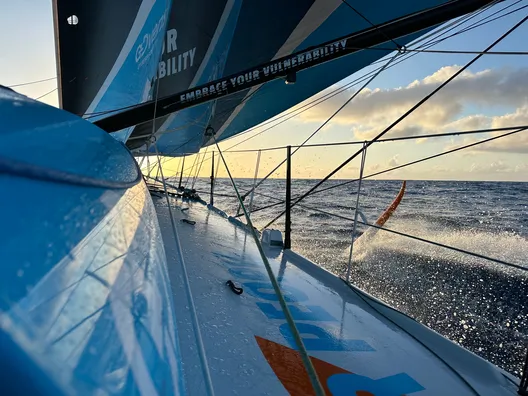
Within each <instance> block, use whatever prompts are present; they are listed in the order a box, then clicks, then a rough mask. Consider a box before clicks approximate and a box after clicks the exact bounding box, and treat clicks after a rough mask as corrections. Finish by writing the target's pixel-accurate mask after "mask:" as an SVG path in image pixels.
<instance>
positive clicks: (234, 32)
mask: <svg viewBox="0 0 528 396" xmlns="http://www.w3.org/2000/svg"><path fill="white" fill-rule="evenodd" d="M58 3H59V4H58V6H57V9H58V11H59V12H58V14H57V15H58V21H59V23H58V24H57V26H58V36H59V50H60V53H59V55H60V56H59V60H60V62H59V63H60V71H61V74H60V80H61V104H62V106H63V108H64V109H66V110H68V111H71V112H74V113H76V114H79V115H84V116H85V117H90V119H91V120H92V121H96V120H98V119H100V118H102V117H103V116H105V115H107V114H109V113H107V112H108V111H112V110H115V109H124V108H127V107H130V106H134V105H137V104H139V103H143V102H146V101H148V100H150V99H152V98H165V97H169V96H170V95H174V94H178V93H180V92H184V91H186V90H188V89H190V88H193V87H196V86H199V85H202V84H205V83H208V82H210V81H214V80H218V79H221V78H223V77H225V76H230V75H233V74H235V73H237V72H240V71H241V70H245V69H249V68H251V67H255V66H257V65H260V64H263V63H266V62H270V61H272V60H274V59H278V58H281V57H284V56H288V55H290V54H292V53H296V52H298V51H302V50H305V49H307V48H310V47H313V46H317V45H319V44H320V43H323V42H326V41H329V40H334V39H336V38H339V37H341V36H344V35H350V34H352V33H354V32H360V31H363V30H365V29H372V28H373V27H375V26H379V25H381V24H383V23H386V22H387V21H392V20H396V19H398V18H401V17H404V16H406V15H409V14H413V13H416V12H419V11H422V10H428V9H431V8H433V7H436V6H439V5H442V4H447V3H449V4H451V3H453V4H455V3H457V4H459V3H466V4H471V6H472V7H474V8H473V9H476V8H478V7H480V6H482V5H484V4H486V3H487V2H486V1H480V2H479V1H476V0H458V1H451V2H446V1H443V0H424V1H422V2H420V3H416V2H413V1H410V0H405V1H401V2H398V4H397V5H395V4H394V3H391V2H389V1H388V0H375V1H371V2H368V3H364V2H358V1H352V2H351V1H348V2H344V1H343V0H302V1H296V2H286V3H284V2H283V1H280V0H268V1H252V2H249V1H246V2H243V1H242V0H222V1H220V0H219V1H210V0H197V1H193V2H184V1H179V0H174V1H172V2H171V3H172V4H171V11H170V14H169V16H168V18H167V21H168V22H167V27H166V29H165V31H164V34H161V33H158V30H157V29H159V27H160V26H161V25H162V24H163V22H164V19H163V18H164V15H165V14H163V10H166V9H168V8H169V6H170V4H169V5H167V1H166V0H157V1H154V0H145V1H143V2H142V3H141V4H140V3H139V2H138V1H136V2H135V3H133V4H131V5H127V7H121V8H126V9H127V15H124V16H123V18H121V16H119V17H117V16H116V15H118V14H116V13H115V10H116V9H112V7H117V5H118V3H122V1H120V0H114V1H112V2H103V1H95V2H89V3H90V5H89V6H86V4H85V5H84V7H86V9H87V10H88V8H89V9H90V12H89V13H87V14H86V15H85V14H84V13H81V12H77V11H75V10H73V9H72V7H71V6H70V5H69V3H72V2H71V1H67V0H64V1H59V2H58ZM99 3H101V4H99ZM103 3H104V4H103ZM146 3H148V4H149V7H150V8H149V10H151V14H152V18H151V15H149V18H151V21H152V22H153V23H152V22H151V25H149V26H145V29H144V30H145V32H146V33H145V34H147V35H149V34H150V36H149V37H150V39H149V40H146V41H145V42H146V43H150V46H151V47H152V48H151V53H150V54H151V55H150V58H149V59H148V61H145V62H144V64H145V67H144V72H142V73H139V72H138V71H137V70H136V69H134V67H132V68H131V70H132V71H133V73H129V71H128V70H124V71H122V72H121V75H123V77H122V78H123V79H124V80H123V81H121V80H116V79H115V78H114V76H113V75H112V72H113V71H114V70H115V69H116V64H118V63H119V59H120V58H122V57H123V56H122V54H123V52H126V50H128V51H129V52H130V53H132V52H133V51H135V53H134V55H135V57H137V53H138V52H137V51H138V48H139V46H138V45H136V46H134V45H128V47H127V43H129V41H130V40H129V39H130V37H131V36H134V35H132V31H133V30H134V27H135V28H136V30H137V26H138V23H139V22H137V21H138V19H141V18H140V17H139V16H140V14H141V10H142V9H143V14H145V11H144V10H145V7H146V6H145V4H146ZM64 4H66V5H68V7H66V5H64ZM76 4H77V2H76ZM81 4H82V2H81ZM160 4H161V5H160ZM121 5H122V4H121ZM61 10H62V11H61ZM154 10H158V11H156V12H154ZM205 10H206V11H205ZM469 11H470V10H469V9H468V10H466V11H465V12H469ZM87 12H88V11H87ZM73 13H75V15H78V16H79V21H80V22H79V24H78V25H77V26H75V31H76V33H75V35H74V37H67V38H66V39H64V36H67V34H66V33H67V30H66V29H70V30H72V29H71V28H72V26H71V25H68V24H66V23H64V21H65V20H66V19H65V18H66V15H70V14H73ZM134 13H135V14H134ZM461 13H463V12H461ZM134 15H135V17H134ZM94 16H96V17H95V19H96V22H93V21H91V18H92V17H94ZM455 16H456V15H455ZM85 20H86V22H84V23H85V24H86V25H87V26H88V28H89V30H85V29H87V28H86V25H83V21H85ZM444 20H445V19H444ZM61 21H62V22H61ZM105 23H106V24H105ZM112 24H116V25H119V26H120V29H122V32H121V33H119V34H116V35H115V37H111V38H108V40H109V41H110V42H111V43H110V44H109V43H108V42H107V41H106V40H105V33H104V32H107V31H108V30H107V29H108V26H110V25H112ZM431 25H434V24H431ZM156 26H158V28H156ZM127 27H128V29H129V33H128V35H126V32H127ZM430 27H431V26H427V28H430ZM426 31H427V29H421V30H420V31H419V32H417V33H413V34H404V35H399V36H398V37H394V39H395V40H394V39H393V37H387V36H386V35H383V33H382V32H381V31H380V32H376V33H379V40H378V41H379V47H378V49H377V50H365V51H357V52H354V53H353V54H351V55H347V56H344V57H341V58H339V59H336V60H332V61H330V62H326V63H323V64H321V65H319V66H317V67H314V68H311V69H307V70H303V71H302V72H300V73H298V76H297V78H296V83H295V85H294V86H290V85H287V84H284V81H283V80H275V81H269V82H264V83H258V84H257V83H255V84H253V85H252V86H251V87H248V88H247V89H243V90H241V91H239V92H236V93H234V94H232V95H229V96H224V97H219V98H216V99H214V100H211V101H208V102H207V103H202V104H199V105H196V106H193V107H190V108H185V109H181V110H179V111H177V112H174V113H170V114H166V115H163V116H162V117H158V118H157V119H156V121H155V125H154V128H153V125H152V121H151V120H152V118H153V117H154V112H152V114H151V113H149V117H150V121H149V122H144V123H143V124H139V125H135V126H130V127H127V128H126V129H125V130H124V131H120V132H118V133H117V137H118V138H120V139H121V140H123V141H126V142H127V145H128V147H129V148H131V149H133V150H140V151H143V152H144V151H145V150H149V148H150V146H149V144H150V142H152V141H153V136H154V138H155V140H156V144H157V148H158V150H159V152H160V153H161V154H163V155H167V156H179V155H182V154H187V153H194V152H197V151H199V150H200V148H201V147H203V146H205V145H207V144H210V143H211V141H210V137H208V136H206V134H205V132H206V130H207V129H208V128H212V130H213V131H214V132H215V134H216V138H217V140H223V139H226V138H229V137H231V136H234V135H236V134H238V133H240V132H243V131H244V130H247V129H248V128H251V127H253V126H255V125H257V124H259V123H261V122H263V121H265V120H267V119H269V118H271V117H273V116H275V115H277V114H279V113H281V112H282V111H284V110H286V109H288V108H290V107H292V106H295V105H296V104H298V103H300V102H302V101H303V100H305V99H307V98H308V97H310V96H312V95H314V94H316V93H318V92H320V91H322V90H323V89H325V88H327V87H329V86H330V85H332V84H335V83H336V82H338V81H339V80H341V79H343V78H345V77H347V76H349V75H350V74H352V73H354V72H356V71H358V70H360V69H362V68H363V67H365V66H367V65H369V64H371V63H372V62H374V61H376V60H377V59H379V58H381V57H383V56H385V55H386V54H387V53H389V52H391V51H393V50H396V49H398V46H403V45H405V44H406V43H408V42H409V41H410V40H412V39H414V38H415V37H417V36H419V35H420V34H423V33H424V32H426ZM79 32H80V33H79ZM94 32H96V33H94ZM149 32H150V33H149ZM92 34H96V36H95V37H94V36H90V35H92ZM142 34H143V33H141V34H139V35H137V34H136V36H137V37H139V38H141V37H143V36H142ZM112 36H114V35H113V34H112ZM125 38H126V39H125ZM119 43H121V49H120V50H119ZM76 44H77V45H78V46H75V45H76ZM107 45H109V48H111V49H109V48H106V46H107ZM140 45H141V44H140ZM103 48H104V50H103ZM156 48H158V52H157V53H156V52H155V49H156ZM380 48H382V49H380ZM336 50H339V48H337V47H336ZM160 53H161V57H158V58H156V57H157V56H158V55H156V54H160ZM125 55H126V54H125ZM103 57H104V59H101V58H103ZM158 61H159V62H158ZM112 62H114V63H112ZM112 65H113V66H112ZM154 69H157V72H156V71H155V70H154ZM127 73H128V74H127ZM103 76H106V78H103ZM112 78H113V80H112ZM112 84H114V85H115V87H114V90H112V88H113V87H112ZM101 90H103V91H104V90H108V92H107V93H108V94H107V95H106V99H107V100H106V101H99V102H98V98H100V97H101V94H100V92H101ZM105 92H106V91H105ZM94 103H95V104H94ZM153 108H154V109H155V108H156V106H154V107H153ZM154 111H155V110H154ZM146 120H148V118H146V119H145V121H146ZM150 149H151V148H150Z"/></svg>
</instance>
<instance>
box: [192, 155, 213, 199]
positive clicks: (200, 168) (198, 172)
mask: <svg viewBox="0 0 528 396" xmlns="http://www.w3.org/2000/svg"><path fill="white" fill-rule="evenodd" d="M208 149H209V147H206V148H205V152H204V154H203V157H202V162H200V167H199V168H198V170H197V171H196V175H195V176H194V179H193V182H192V185H191V189H194V185H195V184H196V180H197V179H198V175H199V174H200V171H201V170H202V165H203V163H204V159H205V155H206V154H207V150H208Z"/></svg>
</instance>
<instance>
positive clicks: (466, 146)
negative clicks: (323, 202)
mask: <svg viewBox="0 0 528 396" xmlns="http://www.w3.org/2000/svg"><path fill="white" fill-rule="evenodd" d="M527 129H528V128H527V127H524V128H520V129H517V130H515V131H511V132H507V133H504V134H502V135H499V136H494V137H491V138H488V139H484V140H480V141H478V142H474V143H470V144H467V145H465V146H460V147H456V148H454V149H451V150H448V151H443V152H441V153H438V154H434V155H430V156H428V157H424V158H421V159H418V160H416V161H412V162H407V163H406V164H402V165H398V166H395V167H392V168H389V169H385V170H383V171H379V172H375V173H372V174H370V175H368V176H364V177H363V178H364V179H367V178H371V177H374V176H379V175H381V174H383V173H388V172H392V171H394V170H397V169H400V168H405V167H407V166H410V165H415V164H418V163H420V162H424V161H429V160H431V159H434V158H438V157H441V156H443V155H446V154H451V153H454V152H457V151H461V150H464V149H467V148H470V147H474V146H478V145H480V144H484V143H488V142H491V141H493V140H496V139H500V138H503V137H506V136H510V135H514V134H516V133H519V132H522V131H525V130H527ZM354 181H357V179H356V180H349V181H347V182H344V183H340V184H337V185H335V186H328V187H326V188H323V189H321V190H317V191H314V192H313V194H318V193H320V192H323V191H328V190H331V189H332V188H336V187H339V186H343V185H345V184H349V183H350V182H354Z"/></svg>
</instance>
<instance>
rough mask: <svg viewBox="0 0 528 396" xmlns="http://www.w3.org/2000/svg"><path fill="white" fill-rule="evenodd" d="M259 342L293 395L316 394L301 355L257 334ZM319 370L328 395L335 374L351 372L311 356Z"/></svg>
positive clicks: (270, 363)
mask: <svg viewBox="0 0 528 396" xmlns="http://www.w3.org/2000/svg"><path fill="white" fill-rule="evenodd" d="M255 338H256V340H257V343H258V345H259V347H260V349H261V351H262V353H263V354H264V357H265V358H266V360H267V361H268V364H269V365H270V367H271V368H272V370H273V372H274V373H275V375H276V376H277V377H278V378H279V380H280V382H281V383H282V385H283V386H284V387H285V388H286V390H287V391H288V393H289V394H290V395H292V396H312V395H315V393H314V391H313V388H312V385H311V384H310V378H309V377H308V373H307V372H306V369H305V368H304V364H303V362H302V359H301V355H299V353H298V352H297V351H295V350H293V349H290V348H288V347H285V346H283V345H281V344H277V343H275V342H273V341H270V340H266V339H265V338H261V337H258V336H255ZM310 360H311V361H312V364H313V366H314V368H315V371H316V372H317V375H318V377H319V380H320V381H321V385H323V388H324V390H325V393H326V394H327V395H331V394H332V393H331V392H330V389H328V386H327V381H328V378H330V377H331V376H332V375H334V374H350V371H347V370H345V369H342V368H341V367H337V366H334V365H333V364H330V363H327V362H325V361H324V360H320V359H317V358H315V357H310ZM370 395H371V394H370V393H369V392H362V394H361V396H370Z"/></svg>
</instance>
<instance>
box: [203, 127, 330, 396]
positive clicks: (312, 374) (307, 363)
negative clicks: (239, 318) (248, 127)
mask: <svg viewBox="0 0 528 396" xmlns="http://www.w3.org/2000/svg"><path fill="white" fill-rule="evenodd" d="M213 139H214V142H215V144H216V148H217V149H218V153H219V154H220V157H221V158H222V162H223V163H224V166H225V168H226V171H227V174H228V175H229V179H230V180H231V184H232V185H233V189H234V190H235V194H236V196H237V198H238V202H239V203H240V206H241V207H242V210H243V211H244V214H245V216H246V220H247V225H248V227H249V230H250V232H251V235H252V236H253V239H254V240H255V244H256V245H257V248H258V251H259V253H260V257H261V258H262V262H263V263H264V266H265V267H266V271H267V273H268V276H269V279H270V281H271V284H272V286H273V290H274V291H275V294H276V295H277V298H278V299H279V304H280V306H281V308H282V311H283V312H284V316H285V318H286V322H287V323H288V326H289V327H290V330H291V332H292V335H293V338H294V340H295V343H296V344H297V347H298V348H299V354H300V355H301V359H302V361H303V363H304V367H305V369H306V372H307V374H308V377H309V378H310V382H311V384H312V387H313V389H314V392H315V394H316V395H317V396H324V395H325V391H324V389H323V387H322V385H321V382H320V381H319V377H318V376H317V372H316V371H315V368H314V366H313V365H312V361H311V360H310V356H309V355H308V352H307V351H306V348H305V346H304V344H303V341H302V339H301V336H300V334H299V331H298V330H297V326H296V325H295V322H294V320H293V317H292V316H291V313H290V310H289V308H288V305H286V301H285V300H284V296H283V294H282V291H281V290H280V287H279V284H278V282H277V278H276V277H275V274H274V273H273V270H272V269H271V266H270V263H269V261H268V258H267V257H266V255H265V254H264V250H263V248H262V245H261V244H260V240H259V238H258V235H257V233H256V231H255V228H254V227H253V223H252V222H251V218H250V216H249V213H248V212H247V210H246V207H245V205H244V202H243V200H242V197H241V196H240V193H239V192H238V188H237V186H236V183H235V180H234V179H233V176H232V175H231V171H230V170H229V168H228V166H227V162H226V160H225V158H224V155H223V154H222V151H221V150H220V147H219V146H218V142H217V141H216V138H215V136H214V135H213Z"/></svg>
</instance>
